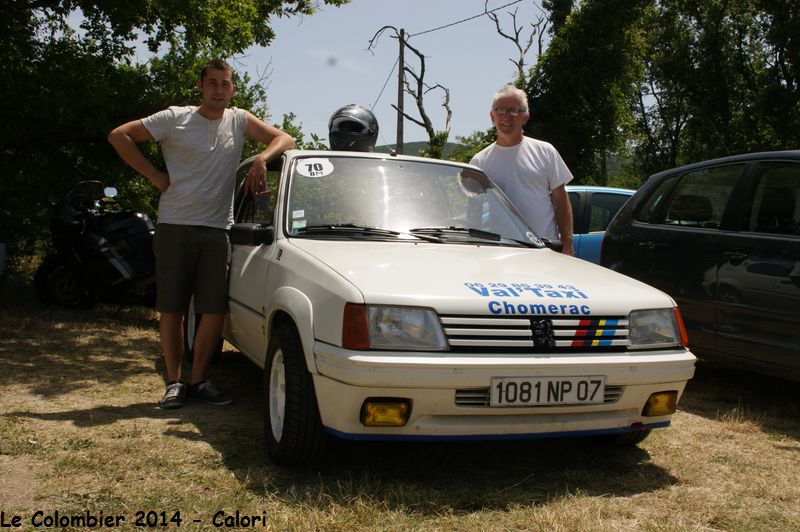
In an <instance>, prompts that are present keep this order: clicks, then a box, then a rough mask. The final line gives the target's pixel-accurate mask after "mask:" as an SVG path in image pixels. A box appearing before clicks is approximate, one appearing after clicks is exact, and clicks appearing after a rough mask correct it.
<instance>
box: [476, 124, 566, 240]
mask: <svg viewBox="0 0 800 532" xmlns="http://www.w3.org/2000/svg"><path fill="white" fill-rule="evenodd" d="M470 164H474V165H475V166H477V167H478V168H480V169H481V170H483V171H484V172H485V173H486V175H488V176H489V177H490V178H491V179H492V181H494V182H495V183H496V184H497V186H499V187H500V189H501V190H502V191H503V192H504V193H505V195H506V196H508V199H510V200H511V203H513V204H514V206H515V207H516V208H517V209H518V210H519V211H520V212H521V213H522V215H523V216H524V217H525V219H526V220H527V222H528V225H530V226H531V229H533V231H534V232H535V233H536V234H537V235H539V236H542V237H545V238H558V237H559V234H558V226H557V225H556V216H555V210H554V209H553V202H552V200H551V199H550V191H551V190H553V189H554V188H558V187H560V186H561V185H565V184H567V183H569V182H570V181H571V180H572V173H571V172H570V171H569V168H567V165H566V164H565V163H564V161H563V159H561V155H559V153H558V151H557V150H556V149H555V148H554V147H553V145H552V144H550V143H549V142H544V141H541V140H537V139H533V138H530V137H523V138H522V142H520V143H519V144H517V145H516V146H511V147H507V148H506V147H503V146H498V145H497V143H493V144H490V145H489V146H487V147H486V148H484V149H483V150H481V151H480V152H478V153H477V154H475V156H474V157H473V158H472V160H471V161H470Z"/></svg>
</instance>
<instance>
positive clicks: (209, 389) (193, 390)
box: [186, 380, 233, 406]
mask: <svg viewBox="0 0 800 532" xmlns="http://www.w3.org/2000/svg"><path fill="white" fill-rule="evenodd" d="M186 398H187V399H191V400H192V401H203V402H205V403H208V404H210V405H218V406H222V405H229V404H231V403H232V402H233V399H231V398H230V397H228V396H227V395H225V394H224V393H222V392H220V391H219V390H217V389H216V388H214V385H213V384H211V381H208V380H206V381H203V382H198V383H197V384H190V385H188V386H187V387H186Z"/></svg>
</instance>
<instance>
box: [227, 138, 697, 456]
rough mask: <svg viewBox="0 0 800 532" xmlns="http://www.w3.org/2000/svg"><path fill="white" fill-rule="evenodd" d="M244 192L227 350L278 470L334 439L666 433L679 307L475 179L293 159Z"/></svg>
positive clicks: (340, 157)
mask: <svg viewBox="0 0 800 532" xmlns="http://www.w3.org/2000/svg"><path fill="white" fill-rule="evenodd" d="M251 162H252V161H251V160H248V161H245V162H244V163H242V166H241V167H240V169H239V172H238V174H237V176H238V183H239V185H238V189H237V194H236V198H235V218H236V222H237V223H236V224H235V225H234V226H233V227H232V228H231V232H230V236H231V243H232V249H233V251H232V262H231V270H230V314H229V316H228V318H227V320H226V325H225V331H224V336H225V338H226V339H227V340H228V341H229V342H230V343H232V344H233V345H234V346H236V347H237V348H238V349H239V350H240V351H241V352H242V353H244V354H245V355H246V356H247V357H248V358H250V359H251V360H252V361H253V362H255V363H256V364H257V365H258V366H259V367H260V368H263V371H264V390H265V394H264V401H265V403H266V404H265V419H264V428H265V436H266V441H267V448H268V451H269V454H270V456H271V457H272V459H273V460H274V461H276V462H277V463H281V464H295V463H306V462H310V461H315V460H319V459H321V458H322V457H323V456H324V452H325V447H326V443H327V442H328V441H329V439H330V438H331V437H337V438H344V439H353V440H475V439H513V438H540V437H552V436H576V435H606V436H608V437H609V438H610V439H614V440H617V441H619V442H621V443H627V444H635V443H638V442H639V441H641V440H643V439H644V437H645V436H647V434H648V433H649V432H650V430H651V429H654V428H659V427H666V426H668V425H669V424H670V419H671V416H672V414H673V413H674V412H675V409H676V405H677V402H678V400H679V399H680V396H681V395H682V393H683V390H684V387H685V385H686V382H687V380H688V379H690V378H691V377H692V376H693V374H694V365H695V360H696V359H695V357H694V355H692V353H691V352H690V351H689V350H688V349H687V348H686V344H687V341H686V336H685V331H684V328H683V324H682V320H681V318H680V314H679V312H678V309H677V308H676V305H675V302H674V300H672V299H671V298H670V297H669V296H667V295H665V294H664V293H663V292H660V291H658V290H655V289H653V288H651V287H649V286H647V285H645V284H643V283H640V282H638V281H635V280H633V279H630V278H628V277H625V276H622V275H620V274H617V273H615V272H612V271H610V270H607V269H605V268H601V267H599V266H595V265H593V264H590V263H587V262H586V261H583V260H579V259H576V258H572V257H568V256H565V255H562V254H561V253H559V252H557V251H554V250H553V249H550V248H551V247H552V248H558V247H559V245H560V244H559V243H558V242H543V241H542V240H541V239H540V238H538V237H537V236H536V235H534V234H533V233H532V232H531V230H530V229H529V228H528V227H527V226H526V224H525V222H523V221H522V219H521V218H520V216H519V214H518V213H517V212H516V211H515V210H514V209H513V207H511V206H510V204H509V203H508V200H507V199H506V198H505V196H504V195H503V194H502V193H501V192H500V191H499V190H498V189H497V188H496V187H495V185H494V184H493V183H492V182H491V181H490V180H489V179H488V178H487V177H486V176H485V175H484V174H483V173H482V172H481V171H480V170H479V169H477V168H475V167H473V166H469V165H465V164H459V163H453V162H447V161H439V160H434V159H424V158H419V157H407V156H394V155H387V154H377V153H356V152H332V151H330V152H329V151H289V152H286V153H285V154H284V156H283V157H282V159H281V160H280V161H278V164H277V165H276V167H275V168H270V173H269V176H270V180H271V186H270V190H267V191H265V192H264V193H262V194H259V195H257V196H256V197H255V198H253V197H250V196H247V195H245V194H243V192H242V190H241V183H242V180H243V178H244V175H245V174H246V173H247V169H248V168H249V165H250V164H251Z"/></svg>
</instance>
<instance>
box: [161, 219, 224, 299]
mask: <svg viewBox="0 0 800 532" xmlns="http://www.w3.org/2000/svg"><path fill="white" fill-rule="evenodd" d="M153 251H154V252H155V256H156V289H157V292H158V297H157V300H156V310H158V311H159V312H177V313H183V312H186V309H187V307H188V306H189V299H190V298H191V297H192V295H194V308H195V312H196V313H198V314H227V313H228V268H229V266H230V262H231V245H230V241H229V240H228V232H227V231H225V230H224V229H217V228H214V227H203V226H196V225H172V224H158V225H157V226H156V234H155V237H154V239H153Z"/></svg>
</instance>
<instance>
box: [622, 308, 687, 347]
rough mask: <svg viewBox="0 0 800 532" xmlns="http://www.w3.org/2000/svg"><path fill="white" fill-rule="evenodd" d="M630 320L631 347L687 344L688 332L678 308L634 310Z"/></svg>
mask: <svg viewBox="0 0 800 532" xmlns="http://www.w3.org/2000/svg"><path fill="white" fill-rule="evenodd" d="M628 320H629V321H628V324H629V331H630V333H629V334H630V347H631V349H651V348H657V347H675V346H678V345H686V332H685V329H684V327H683V320H682V319H681V316H680V313H679V312H678V309H677V308H665V309H655V310H634V311H633V312H631V314H630V317H629V318H628Z"/></svg>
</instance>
